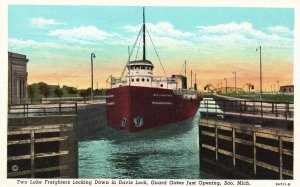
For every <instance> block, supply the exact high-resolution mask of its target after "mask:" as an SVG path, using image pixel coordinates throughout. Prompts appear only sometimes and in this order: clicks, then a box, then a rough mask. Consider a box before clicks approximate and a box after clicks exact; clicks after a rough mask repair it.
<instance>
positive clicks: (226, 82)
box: [224, 78, 227, 93]
mask: <svg viewBox="0 0 300 187" xmlns="http://www.w3.org/2000/svg"><path fill="white" fill-rule="evenodd" d="M224 80H225V81H226V84H225V93H227V78H224Z"/></svg>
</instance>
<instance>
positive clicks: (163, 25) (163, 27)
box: [124, 22, 195, 37]
mask: <svg viewBox="0 0 300 187" xmlns="http://www.w3.org/2000/svg"><path fill="white" fill-rule="evenodd" d="M141 27H142V25H141V24H140V25H135V26H133V25H126V26H124V29H125V30H126V31H128V32H138V31H139V30H140V29H141ZM146 28H147V30H148V31H149V32H150V33H151V34H153V35H157V36H169V37H190V36H194V35H195V34H194V33H190V32H184V31H181V30H178V29H175V28H174V26H173V25H172V24H171V23H168V22H158V23H157V24H153V23H147V24H146Z"/></svg>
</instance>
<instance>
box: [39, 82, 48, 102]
mask: <svg viewBox="0 0 300 187" xmlns="http://www.w3.org/2000/svg"><path fill="white" fill-rule="evenodd" d="M38 86H39V90H40V93H41V94H42V95H43V96H44V97H45V98H46V99H47V98H48V97H49V95H50V89H49V87H48V85H47V84H46V83H44V82H39V83H38Z"/></svg>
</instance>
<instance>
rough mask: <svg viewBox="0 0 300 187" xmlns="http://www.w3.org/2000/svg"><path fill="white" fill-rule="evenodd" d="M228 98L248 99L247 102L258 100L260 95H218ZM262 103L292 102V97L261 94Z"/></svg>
mask: <svg viewBox="0 0 300 187" xmlns="http://www.w3.org/2000/svg"><path fill="white" fill-rule="evenodd" d="M220 95H225V96H229V97H236V98H241V99H249V100H260V97H259V96H260V95H259V94H257V93H244V94H240V93H228V94H220ZM262 100H263V101H271V102H294V95H284V94H262Z"/></svg>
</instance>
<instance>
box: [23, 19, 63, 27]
mask: <svg viewBox="0 0 300 187" xmlns="http://www.w3.org/2000/svg"><path fill="white" fill-rule="evenodd" d="M29 23H30V25H32V26H35V27H37V28H45V27H46V26H51V25H62V24H63V23H60V22H57V21H55V20H54V19H46V18H43V17H38V18H31V19H29Z"/></svg>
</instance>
